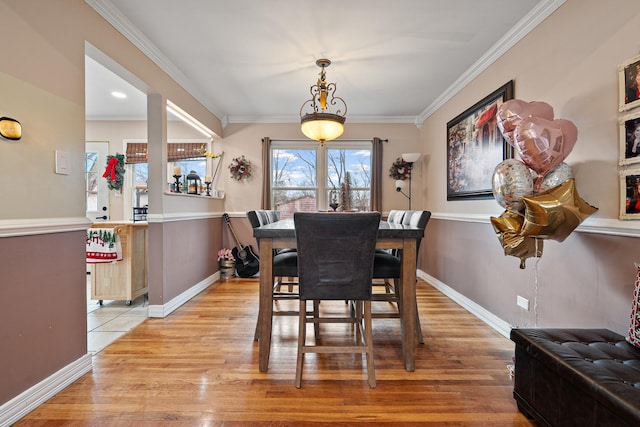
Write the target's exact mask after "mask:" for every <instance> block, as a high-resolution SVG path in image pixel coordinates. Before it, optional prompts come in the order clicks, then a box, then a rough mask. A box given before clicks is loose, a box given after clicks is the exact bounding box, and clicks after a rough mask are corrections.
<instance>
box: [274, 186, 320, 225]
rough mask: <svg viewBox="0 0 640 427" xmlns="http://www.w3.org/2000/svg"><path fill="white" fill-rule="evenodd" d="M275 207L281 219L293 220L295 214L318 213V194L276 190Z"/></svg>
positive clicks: (312, 191) (304, 191)
mask: <svg viewBox="0 0 640 427" xmlns="http://www.w3.org/2000/svg"><path fill="white" fill-rule="evenodd" d="M273 195H274V206H275V208H276V209H277V210H279V211H280V219H285V218H293V213H294V212H315V211H317V210H318V209H317V205H316V199H317V192H316V191H314V190H275V191H274V192H273Z"/></svg>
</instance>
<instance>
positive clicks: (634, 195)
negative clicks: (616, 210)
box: [620, 169, 640, 219]
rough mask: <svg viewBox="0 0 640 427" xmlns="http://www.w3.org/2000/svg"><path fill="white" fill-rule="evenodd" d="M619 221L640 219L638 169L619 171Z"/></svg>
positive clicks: (639, 175) (639, 180)
mask: <svg viewBox="0 0 640 427" xmlns="http://www.w3.org/2000/svg"><path fill="white" fill-rule="evenodd" d="M620 219H640V169H628V170H624V171H620Z"/></svg>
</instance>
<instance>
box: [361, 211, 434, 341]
mask: <svg viewBox="0 0 640 427" xmlns="http://www.w3.org/2000/svg"><path fill="white" fill-rule="evenodd" d="M430 218H431V212H430V211H410V210H409V211H405V213H404V216H403V218H402V224H404V225H411V226H414V227H418V228H420V229H422V230H425V229H426V227H427V224H428V222H429V219H430ZM421 242H422V238H420V239H418V241H417V242H416V258H417V256H418V253H419V251H420V243H421ZM401 266H402V250H394V251H393V252H392V253H385V252H380V251H378V252H376V254H375V260H374V263H373V278H374V279H383V280H384V281H385V283H389V280H393V288H392V289H393V292H391V293H389V292H385V293H374V294H373V295H372V298H371V299H372V301H387V302H391V303H395V304H396V305H397V308H398V309H397V311H395V312H393V313H389V312H384V313H383V312H374V313H373V314H372V317H373V318H399V317H400V316H401V313H402V306H401V300H400V293H401V292H402V288H401V286H402V284H401V282H400V270H401ZM416 333H417V335H418V341H419V342H420V344H424V337H423V336H422V327H421V326H420V315H419V313H418V303H417V301H416Z"/></svg>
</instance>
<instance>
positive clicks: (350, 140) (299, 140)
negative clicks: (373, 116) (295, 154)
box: [269, 138, 389, 142]
mask: <svg viewBox="0 0 640 427" xmlns="http://www.w3.org/2000/svg"><path fill="white" fill-rule="evenodd" d="M269 141H271V142H304V141H307V142H312V141H313V140H312V139H295V138H290V139H272V138H269ZM332 141H336V142H340V141H345V142H354V141H367V142H370V141H373V139H363V138H358V139H333V140H332ZM380 141H382V142H389V140H388V139H382V138H381V139H380ZM315 142H317V141H315ZM326 142H331V141H326Z"/></svg>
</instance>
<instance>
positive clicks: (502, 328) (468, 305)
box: [418, 270, 512, 338]
mask: <svg viewBox="0 0 640 427" xmlns="http://www.w3.org/2000/svg"><path fill="white" fill-rule="evenodd" d="M418 277H419V278H421V279H422V280H424V281H425V282H427V283H428V284H430V285H431V286H433V287H434V288H436V289H437V290H439V291H440V292H442V293H443V294H444V295H446V296H447V297H449V298H451V299H452V300H453V301H454V302H455V303H457V304H458V305H460V306H461V307H462V308H464V309H465V310H467V311H468V312H469V313H471V314H473V315H474V316H476V317H477V318H478V319H480V320H482V321H483V322H484V323H486V324H487V325H489V326H490V327H491V328H492V329H494V330H495V331H496V332H498V333H499V334H500V335H503V336H504V337H505V338H509V335H510V333H511V328H512V326H511V325H509V324H508V323H507V322H505V321H504V320H502V319H500V318H499V317H498V316H496V315H495V314H493V313H491V312H490V311H488V310H486V309H485V308H484V307H482V306H481V305H478V304H476V303H475V302H473V301H472V300H470V299H469V298H467V297H465V296H464V295H462V294H461V293H460V292H458V291H456V290H455V289H453V288H451V287H449V286H447V285H446V284H444V283H442V282H441V281H439V280H438V279H436V278H435V277H432V276H430V275H428V274H427V273H425V272H424V271H422V270H418Z"/></svg>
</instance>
